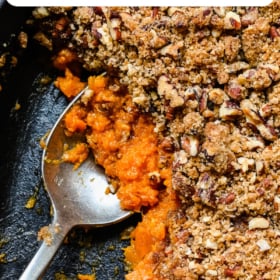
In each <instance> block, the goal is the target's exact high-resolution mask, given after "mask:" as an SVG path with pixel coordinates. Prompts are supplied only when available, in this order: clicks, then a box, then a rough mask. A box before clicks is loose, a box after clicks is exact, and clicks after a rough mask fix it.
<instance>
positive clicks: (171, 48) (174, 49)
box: [160, 41, 184, 58]
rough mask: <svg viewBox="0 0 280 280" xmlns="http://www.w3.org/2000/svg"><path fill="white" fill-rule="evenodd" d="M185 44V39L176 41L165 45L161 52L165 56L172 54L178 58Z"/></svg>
mask: <svg viewBox="0 0 280 280" xmlns="http://www.w3.org/2000/svg"><path fill="white" fill-rule="evenodd" d="M183 46H184V41H179V42H176V43H173V44H169V45H167V46H165V47H163V48H162V49H161V50H160V53H161V54H162V55H164V56H165V55H170V56H172V57H173V58H177V57H178V55H179V49H180V48H182V47H183Z"/></svg>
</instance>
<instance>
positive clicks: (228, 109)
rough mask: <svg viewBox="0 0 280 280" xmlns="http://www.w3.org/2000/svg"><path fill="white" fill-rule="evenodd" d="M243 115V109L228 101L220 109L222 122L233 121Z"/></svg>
mask: <svg viewBox="0 0 280 280" xmlns="http://www.w3.org/2000/svg"><path fill="white" fill-rule="evenodd" d="M241 115H242V111H241V109H240V108H239V107H238V105H237V104H236V103H234V102H232V101H229V100H226V101H224V103H223V104H222V106H221V107H220V109H219V117H220V118H221V119H222V120H232V119H235V118H237V117H239V116H241Z"/></svg>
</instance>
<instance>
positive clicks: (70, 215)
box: [20, 89, 132, 280]
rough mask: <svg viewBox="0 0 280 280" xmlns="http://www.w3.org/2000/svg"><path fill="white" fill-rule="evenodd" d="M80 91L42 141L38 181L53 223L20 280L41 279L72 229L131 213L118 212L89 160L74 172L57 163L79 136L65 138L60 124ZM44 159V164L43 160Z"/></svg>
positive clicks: (116, 202)
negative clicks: (39, 179)
mask: <svg viewBox="0 0 280 280" xmlns="http://www.w3.org/2000/svg"><path fill="white" fill-rule="evenodd" d="M85 91H86V89H84V90H82V91H81V92H80V93H79V94H78V95H77V96H76V97H75V98H74V99H73V100H72V102H71V103H70V104H69V105H68V106H67V108H66V109H65V110H64V112H63V113H62V114H61V115H60V117H59V118H58V120H57V122H56V123H55V125H54V127H53V128H52V130H51V132H50V133H49V136H48V138H47V140H46V147H45V149H44V151H43V156H42V177H43V181H44V185H45V188H46V190H47V192H48V194H49V196H50V199H51V202H52V206H53V213H54V215H53V220H52V223H51V224H50V225H49V226H48V234H49V235H50V237H51V240H50V242H47V240H44V241H43V243H42V244H41V246H40V248H39V250H38V251H37V253H36V254H35V255H34V257H33V258H32V260H31V262H30V263H29V264H28V266H27V268H26V269H25V271H24V272H23V274H22V275H21V277H20V280H32V279H38V278H39V277H40V276H42V275H43V273H44V271H45V270H46V269H47V267H48V265H49V263H50V262H51V260H52V258H53V257H54V255H55V253H56V251H57V250H58V248H59V246H60V245H61V243H62V242H63V240H64V238H65V237H66V235H67V233H68V232H69V231H70V230H71V229H72V228H73V227H75V226H78V225H79V226H93V227H103V226H109V225H112V224H115V223H117V222H120V221H122V220H124V219H126V218H128V217H129V216H131V214H132V212H130V211H125V210H122V209H121V207H120V201H119V199H118V197H117V195H116V194H112V193H109V194H108V192H106V190H107V189H108V185H109V184H108V182H107V180H106V176H105V174H104V171H103V169H102V168H101V167H100V166H98V165H97V164H96V163H95V161H94V158H93V156H91V155H90V156H89V157H88V159H87V160H86V161H84V162H83V163H82V164H81V165H80V166H79V168H78V169H76V170H74V169H73V164H70V163H65V162H62V163H59V164H55V163H54V161H55V160H59V159H61V157H62V154H63V151H64V147H65V144H68V145H69V146H72V145H73V144H75V143H78V142H80V141H81V136H74V137H69V136H68V137H67V136H66V135H65V133H64V129H65V128H64V125H63V120H64V116H65V115H66V114H67V112H68V111H69V110H70V109H71V108H72V107H73V105H74V104H76V103H77V102H80V99H81V97H82V95H83V94H84V92H85ZM46 159H48V160H46Z"/></svg>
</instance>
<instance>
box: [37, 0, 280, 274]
mask: <svg viewBox="0 0 280 280" xmlns="http://www.w3.org/2000/svg"><path fill="white" fill-rule="evenodd" d="M40 9H42V8H38V9H35V10H34V17H35V18H36V19H34V20H35V22H38V23H39V26H40V30H39V31H38V33H37V34H36V35H35V38H37V40H39V42H41V43H42V44H43V45H45V46H46V47H47V48H48V49H50V50H53V51H55V52H58V51H59V50H60V49H61V48H64V49H68V50H71V51H72V52H73V53H75V55H76V57H77V59H78V60H79V61H80V62H81V63H82V64H83V67H84V68H85V69H87V70H88V71H89V72H93V73H94V72H97V73H102V72H104V71H106V72H107V73H108V75H109V76H111V77H117V78H118V79H119V80H120V83H121V84H122V85H124V86H126V87H127V88H128V92H129V93H130V94H131V95H132V100H133V102H134V103H135V104H136V105H137V106H138V107H139V109H140V110H142V111H143V112H146V113H149V114H151V115H152V116H153V119H154V123H155V125H156V128H155V131H156V132H157V133H158V134H160V135H161V137H163V140H162V142H161V145H162V146H163V147H164V148H165V149H166V150H168V151H172V152H174V161H173V167H172V187H173V189H174V190H175V191H176V193H177V195H178V198H179V200H180V203H181V207H180V208H179V209H177V210H176V211H175V210H173V211H171V212H170V214H169V215H168V217H167V221H166V232H167V235H166V238H165V240H164V241H163V242H162V243H161V247H160V248H161V249H160V250H157V251H155V252H151V253H150V254H149V256H147V258H149V259H152V261H151V262H152V263H153V265H154V270H153V274H154V279H227V278H237V279H278V278H279V277H280V264H279V256H280V251H279V250H280V249H279V248H280V237H279V232H280V231H279V225H280V223H279V213H280V189H279V184H280V182H279V180H280V179H279V178H280V177H279V175H280V174H279V172H280V171H279V164H280V152H279V149H280V147H279V145H280V142H279V127H280V109H279V108H280V107H279V105H280V86H279V80H280V70H279V69H280V68H279V67H280V52H279V49H280V20H279V19H280V2H279V1H278V0H276V1H273V3H272V4H271V5H269V6H268V7H236V8H233V7H215V8H211V7H200V8H189V7H160V8H151V7H139V8H137V7H107V8H104V7H80V8H72V9H71V8H51V7H50V8H44V9H43V12H42V13H41V12H40ZM58 55H59V54H58ZM68 66H69V67H70V68H71V63H69V65H68ZM144 259H145V258H144ZM132 275H133V276H132ZM135 275H136V276H135ZM133 277H137V271H133V272H132V273H131V274H128V276H127V279H142V278H141V276H138V277H139V278H133Z"/></svg>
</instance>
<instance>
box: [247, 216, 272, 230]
mask: <svg viewBox="0 0 280 280" xmlns="http://www.w3.org/2000/svg"><path fill="white" fill-rule="evenodd" d="M268 227H269V221H268V220H267V219H265V218H263V217H257V218H253V219H252V220H250V221H249V229H250V230H252V229H266V228H268Z"/></svg>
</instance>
